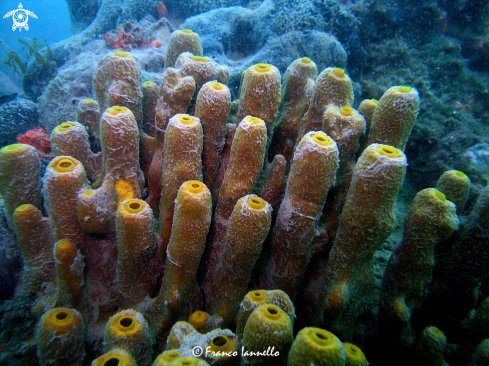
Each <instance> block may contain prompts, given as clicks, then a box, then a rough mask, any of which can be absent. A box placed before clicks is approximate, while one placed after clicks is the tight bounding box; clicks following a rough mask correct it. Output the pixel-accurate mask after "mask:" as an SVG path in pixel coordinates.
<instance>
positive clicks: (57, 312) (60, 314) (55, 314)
mask: <svg viewBox="0 0 489 366" xmlns="http://www.w3.org/2000/svg"><path fill="white" fill-rule="evenodd" d="M36 342H37V356H38V357H39V363H40V364H41V366H63V365H66V366H81V365H83V361H84V359H85V329H84V325H83V320H82V316H81V315H80V313H78V311H76V310H74V309H68V308H55V309H52V310H50V311H48V312H47V313H46V314H44V315H43V316H42V318H41V320H40V321H39V324H38V326H37V329H36Z"/></svg>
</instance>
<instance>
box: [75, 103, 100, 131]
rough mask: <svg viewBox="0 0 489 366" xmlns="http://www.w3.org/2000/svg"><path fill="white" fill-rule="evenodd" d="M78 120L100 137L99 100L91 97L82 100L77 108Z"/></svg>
mask: <svg viewBox="0 0 489 366" xmlns="http://www.w3.org/2000/svg"><path fill="white" fill-rule="evenodd" d="M76 121H77V122H78V123H80V124H82V125H83V126H85V127H86V128H87V129H88V130H89V131H90V132H92V133H93V134H94V135H95V137H96V138H97V139H100V107H99V105H98V103H97V101H95V100H93V99H90V98H86V99H82V100H80V102H79V103H78V108H77V109H76Z"/></svg>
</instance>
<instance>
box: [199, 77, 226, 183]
mask: <svg viewBox="0 0 489 366" xmlns="http://www.w3.org/2000/svg"><path fill="white" fill-rule="evenodd" d="M230 105H231V92H230V91H229V88H228V87H227V86H226V85H224V84H221V83H218V82H217V81H211V82H207V83H205V84H204V85H203V86H202V88H201V89H200V91H199V94H198V95H197V102H196V107H195V116H196V117H197V118H199V119H200V123H201V124H202V130H203V133H204V148H203V155H202V165H203V178H204V183H205V184H206V185H207V187H208V188H209V190H210V191H211V192H213V191H214V184H215V183H216V180H217V174H218V173H219V165H220V161H221V152H222V148H223V147H224V138H225V136H226V121H227V117H228V114H229V108H230Z"/></svg>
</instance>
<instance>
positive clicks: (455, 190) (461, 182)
mask: <svg viewBox="0 0 489 366" xmlns="http://www.w3.org/2000/svg"><path fill="white" fill-rule="evenodd" d="M436 189H438V190H439V191H440V192H442V193H443V194H444V195H445V196H446V198H447V200H449V201H451V202H453V203H454V204H455V206H456V207H457V213H460V212H461V211H462V210H463V209H464V207H465V203H466V202H467V199H468V198H469V193H470V179H469V177H467V176H466V175H465V174H464V173H462V172H461V171H458V170H449V171H446V172H444V173H443V174H442V175H441V176H440V178H438V181H437V182H436Z"/></svg>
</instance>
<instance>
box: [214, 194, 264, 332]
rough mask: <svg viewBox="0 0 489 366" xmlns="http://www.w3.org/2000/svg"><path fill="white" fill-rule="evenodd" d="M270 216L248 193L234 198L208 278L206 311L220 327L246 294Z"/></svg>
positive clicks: (232, 317)
mask: <svg viewBox="0 0 489 366" xmlns="http://www.w3.org/2000/svg"><path fill="white" fill-rule="evenodd" d="M271 217H272V208H271V206H270V205H269V204H268V203H267V202H266V201H264V200H263V199H261V198H260V197H258V196H256V195H254V194H250V195H247V196H244V197H242V198H240V199H239V200H238V202H237V203H236V205H235V206H234V210H233V213H232V214H231V218H230V219H229V227H228V230H227V237H226V242H225V244H224V248H223V251H222V253H221V256H220V261H219V263H218V264H217V268H215V271H214V273H215V277H214V278H213V279H208V280H210V281H211V289H212V290H211V296H208V297H207V298H206V301H207V302H206V304H207V311H208V312H209V313H211V314H215V315H217V316H219V317H221V318H222V319H223V321H224V324H223V325H224V326H228V325H229V324H230V323H231V322H232V321H233V319H234V317H235V315H236V313H237V311H238V306H239V304H240V302H241V300H242V298H243V296H244V295H245V294H246V290H247V289H248V282H249V281H250V278H251V271H252V269H253V266H254V265H255V262H256V261H257V260H258V257H259V256H260V253H261V248H262V244H263V242H264V241H265V239H266V237H267V234H268V230H269V229H270V222H271Z"/></svg>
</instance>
